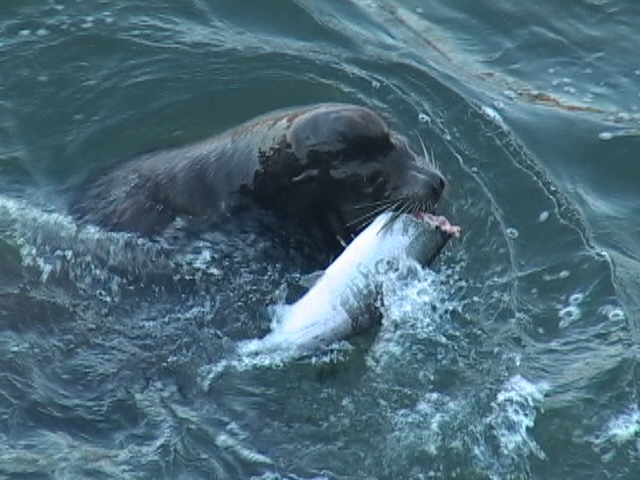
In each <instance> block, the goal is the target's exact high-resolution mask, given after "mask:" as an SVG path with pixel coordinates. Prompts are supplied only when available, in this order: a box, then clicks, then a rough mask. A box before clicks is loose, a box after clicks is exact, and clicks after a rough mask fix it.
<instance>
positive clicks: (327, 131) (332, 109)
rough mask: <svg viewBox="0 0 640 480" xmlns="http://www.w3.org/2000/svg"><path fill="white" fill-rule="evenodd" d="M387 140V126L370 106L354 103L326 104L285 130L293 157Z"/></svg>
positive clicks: (298, 118) (297, 118)
mask: <svg viewBox="0 0 640 480" xmlns="http://www.w3.org/2000/svg"><path fill="white" fill-rule="evenodd" d="M379 139H386V141H387V142H388V141H389V140H388V139H389V129H388V128H387V125H386V124H385V123H384V121H383V120H382V118H380V117H379V116H378V115H377V114H375V113H374V112H372V111H371V110H369V109H367V108H364V107H357V106H353V105H325V106H323V107H321V108H315V109H314V110H311V111H309V112H306V113H303V114H302V115H300V116H298V117H296V118H295V119H294V120H293V122H292V123H291V127H290V128H289V131H288V132H287V141H288V142H289V144H290V145H291V148H292V149H293V152H294V153H295V155H296V157H298V158H301V159H307V157H308V154H309V152H311V151H316V152H335V151H340V150H345V149H347V148H349V147H351V146H352V145H353V144H354V143H356V144H359V143H368V142H371V141H377V140H379Z"/></svg>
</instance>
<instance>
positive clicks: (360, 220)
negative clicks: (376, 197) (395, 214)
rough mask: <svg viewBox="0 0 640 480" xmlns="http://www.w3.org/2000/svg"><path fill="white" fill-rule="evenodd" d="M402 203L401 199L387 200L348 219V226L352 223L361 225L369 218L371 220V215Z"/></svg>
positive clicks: (394, 207) (373, 215)
mask: <svg viewBox="0 0 640 480" xmlns="http://www.w3.org/2000/svg"><path fill="white" fill-rule="evenodd" d="M400 204H402V199H399V200H394V201H392V202H388V203H386V204H384V205H380V206H378V207H377V208H374V209H373V210H371V211H370V212H367V213H365V214H364V215H362V216H360V217H357V218H355V219H354V220H352V221H350V222H349V223H347V226H348V227H351V226H354V225H363V224H364V223H366V222H368V221H369V220H371V219H372V218H373V217H375V216H377V215H379V214H380V213H383V212H385V211H387V210H395V209H396V207H397V206H398V205H400Z"/></svg>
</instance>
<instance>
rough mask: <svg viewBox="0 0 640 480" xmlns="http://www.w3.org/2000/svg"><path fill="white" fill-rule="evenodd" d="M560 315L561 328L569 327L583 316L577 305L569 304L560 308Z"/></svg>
mask: <svg viewBox="0 0 640 480" xmlns="http://www.w3.org/2000/svg"><path fill="white" fill-rule="evenodd" d="M558 316H559V317H560V324H559V325H558V326H559V327H560V328H567V327H568V326H569V325H571V324H572V323H574V322H576V321H577V320H580V317H582V311H581V310H580V309H579V308H578V307H576V306H575V305H569V306H568V307H564V308H563V309H562V310H560V311H559V312H558Z"/></svg>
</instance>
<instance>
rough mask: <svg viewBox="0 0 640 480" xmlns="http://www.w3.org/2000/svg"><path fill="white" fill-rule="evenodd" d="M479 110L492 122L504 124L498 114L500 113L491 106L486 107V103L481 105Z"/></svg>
mask: <svg viewBox="0 0 640 480" xmlns="http://www.w3.org/2000/svg"><path fill="white" fill-rule="evenodd" d="M480 112H481V113H482V114H483V115H484V116H485V117H486V118H488V119H489V120H491V121H492V122H494V123H497V124H499V125H502V124H504V121H503V120H502V117H501V116H500V114H499V113H498V112H497V110H495V109H494V108H492V107H488V106H487V105H483V106H482V107H481V108H480Z"/></svg>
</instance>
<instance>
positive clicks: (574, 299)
mask: <svg viewBox="0 0 640 480" xmlns="http://www.w3.org/2000/svg"><path fill="white" fill-rule="evenodd" d="M582 300H584V294H582V293H574V294H573V295H571V296H570V297H569V303H570V304H571V305H578V304H580V303H582Z"/></svg>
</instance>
